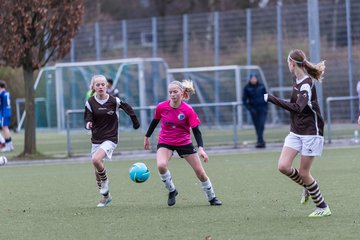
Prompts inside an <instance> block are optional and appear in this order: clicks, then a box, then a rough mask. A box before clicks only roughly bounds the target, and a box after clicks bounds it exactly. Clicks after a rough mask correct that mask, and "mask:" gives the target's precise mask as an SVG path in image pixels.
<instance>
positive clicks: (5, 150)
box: [1, 145, 14, 152]
mask: <svg viewBox="0 0 360 240" xmlns="http://www.w3.org/2000/svg"><path fill="white" fill-rule="evenodd" d="M13 150H14V147H12V146H10V145H5V147H3V148H2V149H1V152H11V151H13Z"/></svg>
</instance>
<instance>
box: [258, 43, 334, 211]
mask: <svg viewBox="0 0 360 240" xmlns="http://www.w3.org/2000/svg"><path fill="white" fill-rule="evenodd" d="M288 67H289V70H290V72H291V73H293V74H294V75H295V79H294V81H293V90H292V93H291V98H290V101H285V100H282V99H279V98H277V97H275V96H273V95H270V94H265V95H264V99H265V101H269V102H271V103H273V104H275V105H277V106H279V107H281V108H283V109H285V110H288V111H289V112H290V133H289V135H288V136H287V137H286V138H285V142H284V147H283V149H282V151H281V155H280V158H279V162H278V169H279V171H280V172H281V173H283V174H285V175H286V176H288V177H289V178H290V179H292V180H293V181H295V182H296V183H298V184H299V185H301V186H302V187H303V194H302V197H301V201H300V202H301V203H302V204H304V203H306V202H307V201H308V199H309V196H310V197H311V198H312V200H313V202H314V203H315V205H316V209H315V210H314V211H313V212H312V213H311V214H310V215H309V217H325V216H330V215H331V211H330V208H329V206H328V204H327V203H326V202H325V199H324V197H323V195H322V194H321V192H320V188H319V185H318V184H317V182H316V180H315V179H314V177H313V176H312V175H311V173H310V169H311V165H312V163H313V161H314V158H315V156H321V153H322V150H323V146H324V136H323V133H324V120H323V118H322V116H321V112H320V106H319V103H318V100H317V94H316V87H315V83H314V82H315V81H319V82H320V81H321V80H322V78H323V74H324V70H325V62H324V61H321V62H319V63H317V64H314V63H311V62H309V61H308V60H307V59H306V55H305V53H304V52H303V51H301V50H299V49H296V50H292V51H291V52H290V53H289V55H288ZM298 153H299V154H300V155H301V157H300V167H299V169H296V168H294V167H293V166H292V164H293V161H294V159H295V157H296V155H297V154H298Z"/></svg>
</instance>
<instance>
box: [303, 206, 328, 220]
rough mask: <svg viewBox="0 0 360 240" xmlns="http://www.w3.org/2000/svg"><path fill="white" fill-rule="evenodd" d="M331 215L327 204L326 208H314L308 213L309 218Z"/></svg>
mask: <svg viewBox="0 0 360 240" xmlns="http://www.w3.org/2000/svg"><path fill="white" fill-rule="evenodd" d="M330 215H331V211H330V208H329V206H327V207H326V208H318V207H317V208H316V209H315V210H314V211H313V212H312V213H310V214H309V216H308V217H309V218H321V217H328V216H330Z"/></svg>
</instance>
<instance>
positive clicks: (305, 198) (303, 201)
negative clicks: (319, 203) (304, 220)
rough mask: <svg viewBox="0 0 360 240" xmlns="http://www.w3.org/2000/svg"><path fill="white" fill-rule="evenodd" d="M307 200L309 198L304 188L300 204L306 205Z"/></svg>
mask: <svg viewBox="0 0 360 240" xmlns="http://www.w3.org/2000/svg"><path fill="white" fill-rule="evenodd" d="M309 198H310V193H309V191H308V190H307V189H306V188H304V189H303V192H302V193H301V199H300V203H301V204H306V203H307V202H308V201H309Z"/></svg>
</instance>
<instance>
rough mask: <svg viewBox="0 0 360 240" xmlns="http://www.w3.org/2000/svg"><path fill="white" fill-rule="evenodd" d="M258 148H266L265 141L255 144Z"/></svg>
mask: <svg viewBox="0 0 360 240" xmlns="http://www.w3.org/2000/svg"><path fill="white" fill-rule="evenodd" d="M255 147H256V148H266V144H265V143H257V144H256V145H255Z"/></svg>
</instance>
